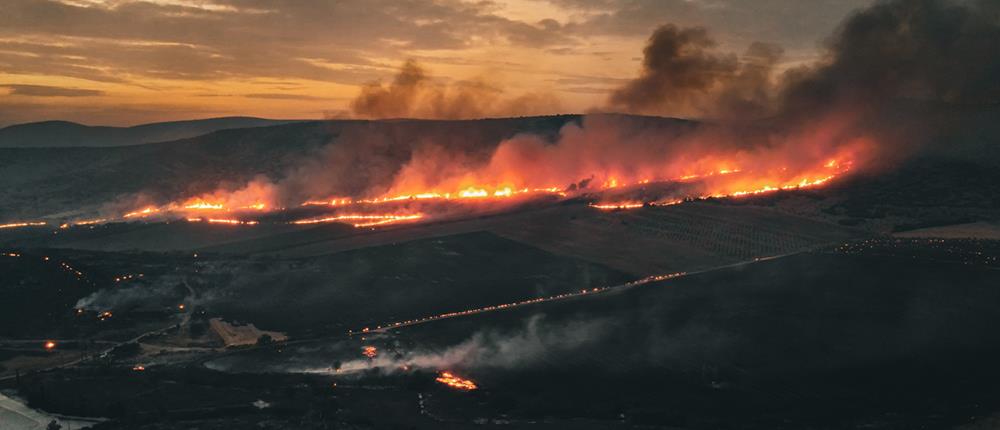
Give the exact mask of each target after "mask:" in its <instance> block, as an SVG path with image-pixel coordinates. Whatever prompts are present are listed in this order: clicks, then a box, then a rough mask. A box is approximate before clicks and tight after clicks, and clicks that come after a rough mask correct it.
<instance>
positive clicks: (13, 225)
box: [0, 221, 46, 228]
mask: <svg viewBox="0 0 1000 430" xmlns="http://www.w3.org/2000/svg"><path fill="white" fill-rule="evenodd" d="M43 225H46V222H45V221H22V222H12V223H8V224H0V228H21V227H40V226H43Z"/></svg>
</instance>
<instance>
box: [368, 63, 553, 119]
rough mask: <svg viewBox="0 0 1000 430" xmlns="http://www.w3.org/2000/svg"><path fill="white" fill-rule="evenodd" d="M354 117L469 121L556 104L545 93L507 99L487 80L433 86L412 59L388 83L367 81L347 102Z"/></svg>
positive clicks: (545, 108)
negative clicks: (354, 96)
mask: <svg viewBox="0 0 1000 430" xmlns="http://www.w3.org/2000/svg"><path fill="white" fill-rule="evenodd" d="M351 110H352V112H353V113H354V115H355V116H356V117H359V118H424V119H473V118H483V117H499V116H525V115H539V114H551V113H554V112H558V111H560V110H561V103H560V101H559V99H558V98H556V97H555V96H554V95H553V94H551V93H545V92H536V93H525V94H522V95H519V96H515V97H509V96H508V95H507V94H506V93H505V91H504V90H503V88H500V87H499V86H497V85H496V84H495V83H494V82H492V81H491V80H487V79H486V78H480V79H476V80H471V81H458V82H454V83H451V84H442V83H437V82H434V81H433V80H432V78H431V77H430V76H429V74H428V73H427V71H426V70H425V69H424V67H423V66H421V65H420V64H419V63H417V62H416V61H415V60H408V61H406V63H404V64H403V65H402V66H401V67H400V70H399V73H398V74H397V75H396V76H395V77H394V78H393V80H392V82H390V83H389V84H383V83H382V82H379V81H375V82H369V83H368V84H366V85H365V86H364V87H362V89H361V93H360V94H359V95H358V96H357V97H356V98H355V99H354V100H353V101H352V102H351Z"/></svg>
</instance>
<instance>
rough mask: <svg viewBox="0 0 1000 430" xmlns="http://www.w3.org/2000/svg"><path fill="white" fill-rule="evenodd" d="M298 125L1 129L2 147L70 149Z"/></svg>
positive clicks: (51, 124)
mask: <svg viewBox="0 0 1000 430" xmlns="http://www.w3.org/2000/svg"><path fill="white" fill-rule="evenodd" d="M289 122H297V121H290V120H272V119H264V118H252V117H224V118H209V119H199V120H190V121H170V122H157V123H151V124H142V125H136V126H132V127H109V126H90V125H83V124H78V123H75V122H68V121H43V122H33V123H27V124H16V125H11V126H8V127H4V128H0V148H67V147H103V146H125V145H138V144H142V143H151V142H164V141H168V140H177V139H184V138H189V137H194V136H199V135H202V134H205V133H211V132H213V131H217V130H225V129H230V128H247V127H264V126H269V125H277V124H286V123H289Z"/></svg>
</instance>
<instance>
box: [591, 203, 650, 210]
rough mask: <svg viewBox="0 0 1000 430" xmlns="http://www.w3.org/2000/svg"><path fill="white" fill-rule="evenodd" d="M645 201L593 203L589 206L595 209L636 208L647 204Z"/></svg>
mask: <svg viewBox="0 0 1000 430" xmlns="http://www.w3.org/2000/svg"><path fill="white" fill-rule="evenodd" d="M645 205H646V204H645V203H641V202H622V203H600V204H595V203H591V204H590V205H589V206H590V207H592V208H595V209H601V210H606V211H613V210H623V209H636V208H641V207H643V206H645Z"/></svg>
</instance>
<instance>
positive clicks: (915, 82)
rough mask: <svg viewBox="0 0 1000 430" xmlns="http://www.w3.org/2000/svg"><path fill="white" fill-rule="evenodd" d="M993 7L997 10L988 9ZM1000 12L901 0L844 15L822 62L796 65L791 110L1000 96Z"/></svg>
mask: <svg viewBox="0 0 1000 430" xmlns="http://www.w3.org/2000/svg"><path fill="white" fill-rule="evenodd" d="M991 10H992V13H991ZM998 52H1000V16H998V15H997V13H996V6H995V5H994V6H990V5H989V4H988V3H987V2H983V1H980V2H953V1H946V0H896V1H886V2H881V3H879V4H877V5H875V6H873V7H871V8H869V9H866V10H864V11H862V12H859V13H857V14H855V15H853V16H851V17H850V18H849V19H848V20H846V21H845V22H844V23H843V25H842V26H841V28H840V29H839V31H838V32H837V34H836V35H835V36H834V37H833V38H832V39H831V40H830V42H829V47H828V53H827V56H826V58H825V59H824V61H822V62H820V63H819V64H818V65H815V66H811V67H806V68H801V69H797V70H793V71H791V72H790V73H789V76H788V81H789V83H788V85H787V88H786V91H785V92H784V94H783V96H782V102H783V107H784V109H785V111H786V112H787V113H789V114H793V113H795V114H798V115H803V114H812V113H815V112H816V111H820V110H825V109H829V107H830V106H845V107H849V108H851V109H858V110H866V111H871V110H876V109H881V108H882V107H883V106H886V104H887V103H891V102H894V101H897V100H919V101H933V102H944V103H953V104H976V105H981V104H995V103H998V102H1000V79H998V77H1000V56H998V55H997V53H998Z"/></svg>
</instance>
